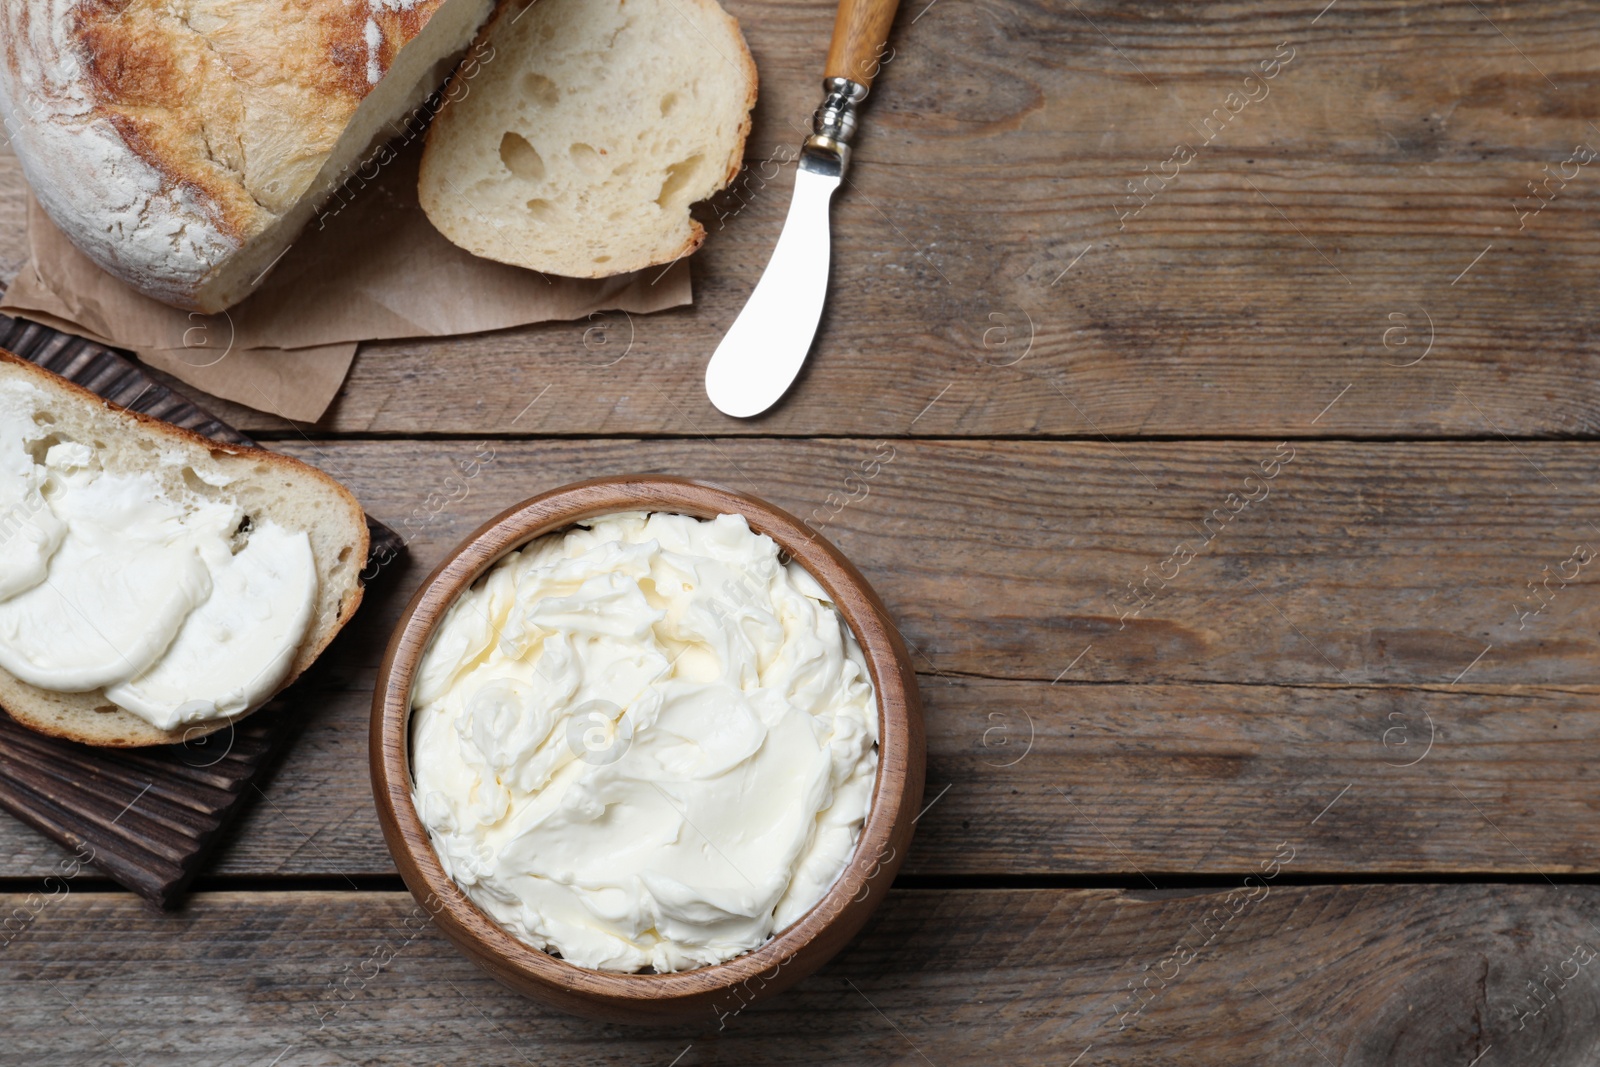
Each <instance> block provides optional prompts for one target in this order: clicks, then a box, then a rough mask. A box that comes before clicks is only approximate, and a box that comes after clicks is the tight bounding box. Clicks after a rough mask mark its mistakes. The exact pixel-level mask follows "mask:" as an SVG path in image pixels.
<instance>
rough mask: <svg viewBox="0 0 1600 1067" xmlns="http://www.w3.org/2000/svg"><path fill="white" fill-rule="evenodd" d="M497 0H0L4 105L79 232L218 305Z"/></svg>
mask: <svg viewBox="0 0 1600 1067" xmlns="http://www.w3.org/2000/svg"><path fill="white" fill-rule="evenodd" d="M491 5H492V0H297V2H295V3H287V4H285V3H273V2H269V0H116V2H102V0H4V2H3V3H0V109H3V110H0V117H3V118H4V120H5V124H6V127H7V129H8V131H9V133H10V134H11V137H12V140H13V143H14V145H15V148H16V152H17V155H18V157H19V158H20V160H21V162H22V167H23V172H24V173H25V174H26V176H27V178H28V182H29V184H30V185H32V187H33V191H34V194H35V195H36V196H37V197H38V198H39V202H40V203H41V204H42V205H43V207H44V209H45V211H46V212H48V213H49V215H50V217H51V219H53V220H54V221H55V223H56V225H57V226H59V227H60V228H61V230H62V231H63V232H64V233H65V234H66V235H67V236H68V237H69V238H70V239H71V240H72V242H73V244H75V245H77V246H78V247H79V248H80V249H82V250H83V251H84V252H85V253H86V254H88V255H89V256H90V257H91V258H92V259H94V260H95V262H97V263H99V264H100V265H101V266H102V267H104V268H105V269H106V270H107V271H109V272H111V273H112V274H114V275H116V276H117V277H119V278H121V279H123V280H124V281H126V282H127V283H128V284H130V285H132V286H133V287H134V288H136V289H138V290H140V291H141V292H143V293H145V294H147V295H149V296H152V297H154V298H155V299H157V300H161V301H164V302H166V303H168V304H173V305H176V306H179V307H184V308H193V309H196V310H199V311H205V312H215V311H220V310H222V309H223V308H225V307H228V306H229V305H231V304H234V303H236V302H238V301H239V300H242V299H243V298H244V297H245V296H247V295H249V293H250V292H251V291H252V290H254V289H255V287H256V286H257V285H259V284H260V282H261V281H262V279H264V278H265V276H266V274H267V272H268V271H269V270H270V268H271V267H272V265H273V264H275V263H276V262H277V261H278V259H279V258H280V257H281V256H282V254H283V253H284V252H285V251H286V250H287V249H288V247H289V245H290V244H291V243H292V242H293V241H294V239H295V238H296V236H297V235H298V234H299V232H300V230H301V229H302V228H304V226H305V225H306V223H307V222H308V221H310V219H311V218H312V216H313V214H314V213H315V211H316V209H317V208H318V207H319V206H320V205H321V204H322V203H323V202H324V201H326V200H327V199H328V197H329V196H330V195H331V194H332V193H334V192H335V191H336V190H337V189H338V188H339V186H340V185H341V184H342V183H343V182H344V181H345V180H346V179H347V178H348V177H350V175H351V173H352V171H353V170H354V169H355V168H356V167H357V166H358V165H359V163H360V161H361V160H362V158H363V157H364V156H365V154H366V153H367V152H368V150H369V148H371V147H373V146H374V143H375V142H381V141H386V140H388V139H389V138H390V137H391V136H393V135H394V134H395V133H396V132H398V131H397V128H395V127H393V126H391V125H390V124H393V123H397V122H398V121H400V120H402V119H403V118H404V117H405V116H406V115H407V114H408V113H409V112H410V111H411V109H413V108H414V107H416V105H418V104H420V103H421V102H422V101H423V100H424V99H426V97H427V96H428V95H429V94H430V93H431V92H433V91H434V90H435V89H437V88H438V87H439V85H440V84H441V83H442V81H443V79H444V76H445V74H446V73H447V71H448V68H449V65H450V63H451V61H452V60H453V59H454V57H455V56H456V55H458V54H459V53H460V51H461V50H462V49H463V48H464V47H465V46H466V45H467V43H468V42H469V41H470V40H471V38H472V35H473V33H474V32H475V31H476V29H477V28H478V26H479V25H480V24H481V23H482V22H483V20H484V18H485V17H487V15H488V13H489V9H490V7H491ZM417 125H418V128H420V123H418V124H417Z"/></svg>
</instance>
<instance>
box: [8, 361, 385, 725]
mask: <svg viewBox="0 0 1600 1067" xmlns="http://www.w3.org/2000/svg"><path fill="white" fill-rule="evenodd" d="M0 366H5V367H13V368H15V369H17V370H19V371H21V372H23V373H25V374H26V375H27V376H29V377H30V378H32V379H33V381H34V382H36V383H37V384H39V385H40V386H42V387H44V388H45V389H46V390H47V391H50V392H54V393H58V394H66V395H67V396H69V397H70V398H71V399H72V400H73V401H75V402H78V403H82V404H87V405H90V406H93V407H95V408H97V409H99V413H103V416H104V417H106V418H109V419H117V420H124V421H126V422H128V423H131V424H132V425H133V426H136V427H137V428H138V429H139V431H140V432H143V433H147V434H149V435H151V436H152V437H154V438H156V439H158V440H165V441H168V442H174V443H180V444H183V445H187V446H194V447H199V448H203V449H205V450H206V451H207V452H210V453H218V452H220V453H224V454H226V455H228V456H232V457H241V458H247V459H250V460H254V461H256V462H259V463H264V464H266V465H267V466H269V467H271V468H272V469H273V470H274V471H277V472H281V473H284V474H286V475H289V476H291V477H295V478H299V479H310V480H314V481H316V482H319V483H320V484H321V485H322V486H323V487H324V488H325V489H327V490H329V491H331V492H332V493H333V494H334V496H335V497H336V498H337V499H338V500H339V501H340V503H341V504H342V505H343V506H344V507H345V508H346V509H347V514H346V516H345V518H346V520H347V521H348V522H349V523H350V524H351V525H350V528H351V530H352V531H354V532H356V533H357V536H356V543H355V544H354V545H353V546H352V555H353V556H355V558H356V559H357V560H359V561H362V562H363V563H364V561H365V560H366V558H367V553H368V551H369V549H370V548H371V537H370V534H369V532H368V530H367V522H366V513H365V512H364V511H363V510H362V507H361V504H360V503H359V502H358V501H357V500H356V498H355V496H354V495H353V494H352V493H351V492H350V490H348V489H347V488H345V487H344V486H343V485H342V484H340V483H339V482H338V481H337V480H335V479H334V478H332V477H330V476H329V475H328V474H326V473H324V472H323V471H320V470H318V469H317V468H316V467H313V466H311V465H310V464H308V463H303V462H301V461H300V460H298V459H295V458H294V457H293V456H285V455H282V454H281V453H277V452H270V451H267V450H266V449H262V448H251V447H249V446H245V445H232V444H225V443H222V442H220V441H213V440H212V439H210V438H209V437H203V436H201V435H200V434H197V433H195V432H194V431H192V430H187V429H184V428H183V427H181V426H174V425H172V424H171V423H168V422H163V421H161V420H160V419H157V418H154V417H152V416H150V415H146V414H144V413H143V412H138V411H131V410H129V409H128V408H124V407H122V406H120V405H118V404H114V403H112V402H111V401H109V400H107V399H105V398H104V397H101V396H98V395H96V394H95V393H92V392H90V391H89V390H87V389H85V388H83V387H82V386H81V385H79V384H78V383H76V382H72V381H68V380H67V379H65V378H62V377H61V376H60V375H57V374H54V373H52V372H50V371H47V370H45V369H44V368H43V367H40V366H38V365H37V364H35V363H32V362H30V361H28V360H25V359H22V358H21V357H19V356H16V355H14V354H12V353H10V352H7V351H6V350H5V349H0ZM364 592H365V590H364V588H363V586H362V583H361V581H360V579H359V577H358V578H357V579H356V580H355V582H354V583H353V585H352V587H351V589H350V590H349V591H348V592H347V593H346V594H345V595H344V596H343V597H342V598H341V600H340V604H339V610H338V612H337V614H336V616H335V618H334V621H333V622H332V624H331V625H328V626H324V627H322V628H321V629H320V631H318V632H316V634H315V637H314V639H313V640H308V641H307V642H306V643H305V644H303V645H302V646H301V647H300V650H299V651H298V652H297V653H296V655H295V660H294V664H293V665H292V666H291V667H290V669H289V674H288V676H287V677H286V678H285V680H284V681H283V683H282V684H281V685H280V686H279V687H278V689H277V690H275V691H274V696H276V694H277V693H278V692H282V691H283V690H284V689H285V688H287V687H288V686H289V685H290V684H292V683H293V682H294V681H295V679H297V678H298V677H300V675H301V674H302V673H303V672H304V671H305V670H306V668H308V667H309V666H311V664H312V663H314V662H315V661H316V659H317V657H318V656H320V655H321V654H322V652H323V650H324V649H326V648H327V647H328V644H329V643H330V642H331V641H332V640H333V639H334V637H336V636H337V635H338V634H339V632H340V631H341V630H342V629H343V628H344V626H345V624H346V623H347V622H349V621H350V619H351V617H353V616H354V615H355V612H356V609H357V608H358V607H360V606H361V600H362V597H363V595H364ZM6 692H22V693H26V694H27V695H28V697H29V698H30V699H29V700H23V701H17V700H7V699H5V698H4V697H3V695H0V708H3V709H4V710H5V711H6V712H7V713H8V714H9V715H10V716H11V717H12V718H13V719H15V720H16V721H17V722H19V723H21V724H22V725H24V726H26V727H28V728H29V729H31V730H35V731H37V732H39V733H42V734H48V735H50V736H52V737H62V738H66V739H67V740H71V741H79V742H82V743H84V744H90V745H97V746H102V747H110V748H137V747H142V746H146V745H170V744H180V743H183V742H188V741H194V740H197V739H199V738H202V737H206V736H208V735H210V734H213V733H215V732H217V731H218V730H222V729H224V728H226V727H229V726H232V725H233V724H234V723H236V722H238V721H239V720H240V719H243V718H245V717H246V716H247V715H250V714H253V713H254V712H255V711H258V710H260V708H259V707H258V708H252V709H250V710H248V711H244V712H240V713H239V714H237V715H231V716H227V717H224V718H218V719H208V720H205V721H202V722H197V723H188V724H185V725H183V726H179V727H176V728H174V729H171V730H162V729H160V728H158V727H156V726H153V725H151V724H150V723H148V722H146V721H145V720H143V719H141V718H139V717H138V716H137V715H134V714H133V713H131V712H128V711H124V710H123V709H121V708H117V709H116V710H115V711H103V712H93V713H92V714H93V715H94V716H95V720H94V721H93V722H92V723H83V724H77V723H73V722H72V720H70V719H69V720H67V721H65V722H64V721H63V717H62V716H61V715H60V714H52V713H51V712H48V711H45V710H44V709H43V708H42V707H40V706H39V705H45V706H48V705H49V704H50V701H51V698H52V697H53V696H60V695H59V694H53V693H52V692H51V691H50V690H45V689H39V688H37V687H35V686H31V685H29V684H27V683H26V682H23V681H21V680H20V679H17V678H16V677H14V676H13V675H11V674H9V673H8V672H6V671H4V670H0V694H4V693H6ZM96 692H98V691H96ZM72 695H76V694H72ZM269 700H270V698H269ZM102 702H103V701H102ZM267 703H268V701H263V702H262V705H261V706H265V705H266V704H267ZM91 726H92V727H94V728H93V729H90V727H91Z"/></svg>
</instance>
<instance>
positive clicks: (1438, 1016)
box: [0, 825, 1600, 1067]
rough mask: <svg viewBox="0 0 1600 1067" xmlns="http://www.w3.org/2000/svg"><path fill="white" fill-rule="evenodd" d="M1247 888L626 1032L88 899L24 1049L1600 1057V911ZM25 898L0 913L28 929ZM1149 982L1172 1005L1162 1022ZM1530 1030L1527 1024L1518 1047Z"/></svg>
mask: <svg viewBox="0 0 1600 1067" xmlns="http://www.w3.org/2000/svg"><path fill="white" fill-rule="evenodd" d="M1316 830H1317V828H1316V827H1306V826H1304V825H1300V826H1297V827H1288V826H1286V827H1284V828H1283V829H1282V831H1281V836H1280V837H1275V838H1273V839H1272V840H1271V841H1269V842H1268V843H1267V844H1266V845H1265V846H1264V848H1263V849H1262V852H1261V854H1260V856H1259V857H1258V862H1259V863H1261V864H1266V865H1268V869H1270V867H1271V865H1272V864H1273V863H1274V862H1275V861H1276V859H1277V858H1278V857H1288V856H1291V855H1292V857H1293V858H1292V859H1289V860H1288V861H1287V862H1279V863H1278V869H1279V875H1278V878H1279V880H1281V879H1282V878H1283V877H1286V875H1287V872H1289V871H1292V870H1293V869H1294V868H1295V866H1296V865H1297V864H1298V863H1300V862H1301V857H1302V855H1303V849H1304V848H1305V847H1306V844H1307V842H1308V841H1309V840H1310V839H1311V837H1312V836H1314V834H1315V833H1316ZM1252 866H1253V867H1254V866H1256V865H1255V864H1252ZM1233 893H1234V895H1233V897H1232V898H1230V897H1229V895H1228V891H1224V890H1212V891H1206V892H1194V891H1191V892H1181V893H1157V892H1153V891H1119V890H1087V891H1082V890H1080V891H1071V890H976V891H974V890H945V891H931V892H930V891H913V892H906V891H897V892H895V893H892V894H891V895H890V898H889V900H888V901H886V902H885V904H884V905H883V907H882V908H881V909H879V911H878V914H877V916H876V917H875V919H874V920H873V923H872V924H871V925H870V926H869V927H868V928H867V930H866V931H865V932H864V933H863V934H862V936H861V937H860V938H858V939H857V941H856V942H855V943H854V944H853V945H852V946H851V947H849V948H847V949H846V950H845V951H844V953H843V954H841V955H840V956H839V957H838V958H836V959H835V960H834V962H833V963H831V964H830V965H829V966H827V967H826V968H824V969H823V970H822V971H821V972H819V973H818V974H816V975H813V976H812V977H810V978H808V979H806V980H804V981H803V982H801V983H800V985H798V986H797V987H795V988H794V989H793V990H790V991H789V992H788V993H787V994H785V995H784V996H782V997H779V998H777V999H776V1000H774V1001H771V1002H769V1003H763V1004H757V1005H754V1006H752V1007H750V1008H749V1009H748V1010H745V1011H742V1012H738V1013H734V1012H733V1011H732V1010H731V1009H729V1010H728V1011H727V1012H726V1014H724V1015H722V1016H717V1015H713V1014H711V1013H709V1012H708V1013H707V1016H706V1018H705V1019H704V1020H703V1021H700V1022H698V1023H695V1022H690V1023H686V1024H679V1025H668V1026H650V1027H629V1026H621V1025H608V1024H600V1023H593V1022H586V1021H583V1020H580V1019H575V1018H570V1017H566V1016H562V1015H558V1014H556V1013H554V1012H551V1011H549V1010H547V1009H542V1008H539V1007H538V1006H536V1005H534V1004H532V1003H530V1002H529V1001H527V1000H524V999H522V998H521V997H518V996H516V995H515V994H513V993H511V992H509V991H507V990H505V989H503V988H501V987H500V986H498V985H496V984H495V983H494V982H493V981H492V980H491V979H490V978H488V977H487V976H486V975H485V974H484V973H483V972H481V971H479V970H477V969H476V968H475V967H474V966H473V965H472V964H471V963H469V962H468V961H467V960H466V959H465V958H464V957H462V956H461V955H460V954H459V953H457V952H456V951H455V949H454V948H453V947H451V946H450V944H449V943H448V942H446V941H445V940H444V938H443V937H442V936H441V935H440V934H439V933H438V932H437V931H436V930H435V929H434V928H433V927H432V926H431V925H429V924H428V923H427V922H426V921H424V919H423V917H424V916H425V912H423V911H422V910H421V909H420V908H417V907H416V905H415V903H414V901H413V900H412V898H411V896H410V895H409V894H406V893H399V892H395V893H376V892H339V893H331V892H321V891H316V892H293V893H271V892H257V893H200V894H196V895H195V896H194V897H193V898H191V900H190V902H189V904H188V905H187V906H186V907H185V908H184V910H183V911H182V912H180V913H177V914H168V915H161V914H156V913H153V912H151V911H149V910H148V909H144V908H141V907H139V906H137V905H136V904H135V903H133V902H131V901H129V900H128V899H126V898H122V897H118V896H115V895H108V894H103V893H78V892H72V891H71V890H70V889H68V890H67V892H66V893H65V894H64V895H59V896H58V897H57V898H56V899H55V900H54V901H51V902H43V903H42V905H41V906H40V907H39V909H38V912H37V916H36V918H34V919H33V920H32V921H31V922H30V923H29V924H28V925H27V926H26V927H25V929H23V930H22V931H21V932H20V933H19V934H17V935H16V937H15V938H14V940H13V941H12V943H11V944H10V945H9V946H8V947H7V948H6V949H5V950H4V954H3V955H0V960H3V965H0V998H3V999H4V1003H5V1004H6V1005H7V1009H6V1013H5V1018H4V1021H3V1022H0V1031H3V1032H4V1033H6V1034H7V1054H8V1055H11V1056H14V1057H17V1062H25V1063H28V1064H29V1065H30V1067H58V1065H59V1067H66V1065H69V1064H70V1065H74V1067H76V1065H78V1064H82V1063H90V1062H92V1063H104V1064H128V1065H131V1064H134V1063H137V1062H159V1063H162V1064H172V1065H189V1064H193V1065H196V1067H198V1065H204V1067H221V1065H228V1067H232V1065H245V1064H256V1065H263V1067H264V1065H267V1064H274V1063H275V1064H277V1065H278V1067H317V1065H332V1064H350V1063H359V1064H364V1065H386V1064H395V1065H405V1067H414V1065H416V1064H433V1063H441V1064H442V1063H449V1064H468V1063H474V1064H476V1063H504V1064H528V1065H534V1064H537V1065H539V1067H556V1065H560V1064H584V1065H593V1064H616V1065H624V1064H626V1065H628V1067H634V1065H637V1064H655V1065H658V1067H667V1065H669V1064H671V1065H675V1067H703V1065H711V1064H728V1065H739V1067H744V1065H747V1064H752V1063H762V1064H807V1065H812V1064H848V1065H851V1067H856V1065H860V1064H902V1065H911V1064H923V1065H926V1064H933V1065H935V1067H948V1065H951V1064H960V1063H990V1064H993V1063H1003V1064H1017V1065H1029V1067H1031V1065H1041V1067H1042V1065H1050V1067H1067V1065H1068V1064H1074V1065H1075V1067H1106V1065H1112V1064H1127V1065H1139V1067H1152V1065H1157V1067H1178V1065H1182V1067H1237V1065H1238V1064H1241V1063H1262V1064H1268V1063H1271V1064H1280V1063H1282V1064H1304V1065H1307V1067H1311V1065H1319V1064H1331V1065H1336V1067H1345V1065H1351V1067H1375V1065H1393V1067H1419V1065H1435V1064H1437V1065H1455V1067H1467V1064H1469V1063H1472V1062H1473V1061H1474V1057H1482V1058H1481V1059H1479V1060H1478V1064H1479V1067H1490V1065H1494V1064H1500V1065H1517V1067H1535V1065H1550V1067H1576V1065H1579V1064H1585V1063H1591V1062H1593V1061H1594V1058H1595V1057H1596V1056H1600V1029H1597V1028H1596V1027H1595V1025H1594V1022H1595V1019H1596V1017H1597V1013H1600V984H1597V983H1596V982H1595V981H1594V976H1593V972H1594V969H1595V967H1596V966H1600V960H1590V961H1589V962H1588V963H1587V964H1586V965H1585V966H1582V967H1579V966H1578V965H1577V964H1576V962H1574V963H1573V964H1571V965H1568V966H1563V964H1564V963H1565V961H1567V960H1569V959H1572V958H1573V954H1574V952H1575V951H1576V950H1578V949H1579V946H1594V945H1595V944H1596V942H1597V941H1600V934H1597V933H1596V923H1597V921H1600V889H1597V888H1595V887H1572V886H1566V887H1554V886H1547V885H1523V886H1467V885H1459V886H1426V885H1422V886H1406V885H1398V886H1318V887H1292V886H1288V885H1282V884H1274V880H1273V879H1271V878H1266V877H1265V876H1261V877H1258V878H1257V879H1256V880H1255V881H1252V882H1251V883H1250V886H1249V888H1247V889H1246V888H1242V882H1241V889H1239V890H1235V891H1233ZM24 902H25V898H23V897H20V896H17V895H11V896H6V897H3V898H0V905H3V906H4V908H5V909H6V910H7V911H10V910H11V909H12V908H14V907H17V906H20V905H23V904H24ZM1590 951H1593V950H1592V949H1591V950H1590ZM1174 954H1177V956H1178V958H1177V959H1174ZM1558 972H1559V973H1561V974H1566V975H1568V976H1569V979H1570V980H1569V981H1568V982H1567V983H1566V984H1565V987H1564V988H1563V986H1562V984H1561V983H1560V981H1559V979H1557V978H1555V977H1552V976H1554V975H1556V974H1557V973H1558ZM1574 974H1576V975H1577V977H1575V978H1574V977H1572V976H1573V975H1574ZM1163 979H1166V981H1165V982H1164V983H1163ZM1542 980H1548V981H1549V985H1548V987H1547V988H1548V989H1549V990H1551V991H1552V993H1554V994H1556V995H1552V994H1551V993H1547V994H1545V997H1546V1000H1547V1001H1553V1003H1551V1004H1549V1005H1548V1006H1547V1007H1546V1008H1545V1009H1544V1010H1543V1011H1541V1012H1540V1013H1538V1014H1537V1015H1533V1014H1531V1006H1532V1005H1533V1004H1534V1003H1535V1002H1534V1001H1533V999H1532V994H1531V993H1529V992H1528V989H1527V983H1528V982H1530V981H1542ZM1147 982H1148V985H1147V984H1146V983H1147ZM1130 987H1131V988H1138V989H1141V990H1147V991H1146V992H1144V993H1143V995H1142V1000H1141V1001H1135V1000H1134V997H1133V994H1132V993H1130ZM1136 1004H1142V1008H1141V1009H1140V1010H1137V1011H1136V1010H1135V1005H1136ZM1519 1011H1529V1012H1530V1015H1529V1017H1528V1019H1527V1025H1526V1026H1525V1027H1523V1028H1520V1029H1519V1025H1518V1024H1519V1022H1521V1021H1522V1020H1523V1017H1522V1016H1521V1015H1519ZM1485 1053H1487V1055H1485ZM275 1057H276V1059H275Z"/></svg>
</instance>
